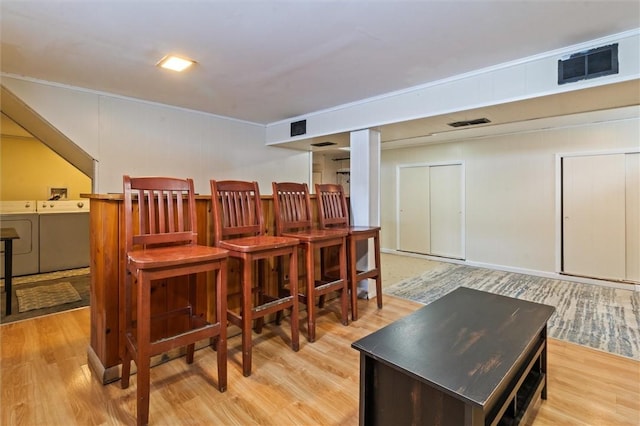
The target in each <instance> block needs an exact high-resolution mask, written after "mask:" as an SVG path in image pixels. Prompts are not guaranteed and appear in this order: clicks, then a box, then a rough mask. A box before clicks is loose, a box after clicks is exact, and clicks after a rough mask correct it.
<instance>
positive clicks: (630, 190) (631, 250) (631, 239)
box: [625, 153, 640, 282]
mask: <svg viewBox="0 0 640 426" xmlns="http://www.w3.org/2000/svg"><path fill="white" fill-rule="evenodd" d="M625 160H626V182H625V187H626V190H625V200H626V202H625V204H626V211H625V223H626V232H625V233H626V250H627V258H626V260H627V265H626V277H627V280H629V281H636V282H640V153H635V154H627V155H626V156H625Z"/></svg>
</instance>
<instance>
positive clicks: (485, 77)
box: [267, 30, 640, 145]
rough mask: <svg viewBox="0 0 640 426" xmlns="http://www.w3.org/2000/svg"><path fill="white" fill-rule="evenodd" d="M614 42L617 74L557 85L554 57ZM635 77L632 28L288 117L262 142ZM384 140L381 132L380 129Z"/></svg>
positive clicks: (639, 67)
mask: <svg viewBox="0 0 640 426" xmlns="http://www.w3.org/2000/svg"><path fill="white" fill-rule="evenodd" d="M611 43H618V59H619V65H620V68H619V72H618V74H613V75H608V76H604V77H600V78H594V79H590V80H583V81H578V82H575V83H571V84H564V85H561V86H559V85H558V59H561V58H564V57H565V56H566V55H568V54H571V53H576V52H580V51H582V50H586V49H590V48H594V47H600V46H603V45H606V44H611ZM638 77H640V31H639V30H633V31H628V32H625V33H621V34H615V35H612V36H609V37H605V38H601V39H598V40H592V41H589V42H586V43H582V44H580V45H574V46H568V47H566V48H564V49H559V50H557V51H553V52H546V53H541V54H539V55H536V56H533V57H528V58H523V59H521V60H518V61H513V62H510V63H506V64H498V65H495V66H493V67H490V68H486V69H482V70H476V71H473V72H470V73H468V74H464V75H459V76H452V77H450V78H447V79H444V80H441V81H436V82H433V83H429V84H425V85H423V86H417V87H413V88H409V89H407V90H403V91H398V92H394V93H388V94H384V95H381V96H378V97H375V98H370V99H364V100H360V101H358V102H354V103H352V104H345V105H340V106H337V107H335V108H331V109H327V110H324V111H317V112H314V113H312V114H307V115H302V116H298V117H293V118H291V119H289V120H284V121H280V122H276V123H270V124H269V125H268V126H267V143H268V144H273V145H275V144H280V143H285V142H291V141H295V140H298V139H307V138H312V137H320V136H324V135H330V134H334V133H340V132H349V131H353V130H359V129H367V128H375V127H377V126H380V125H383V124H389V123H398V122H403V121H407V120H413V119H416V118H423V117H432V116H437V115H441V114H446V113H450V112H456V111H465V110H469V109H473V108H479V107H483V106H488V105H497V104H501V103H506V102H512V101H518V100H523V99H532V98H536V97H539V96H545V95H550V94H555V93H562V92H568V91H572V90H580V89H585V88H588V87H594V86H600V85H606V84H612V83H616V82H622V81H628V80H633V79H637V78H638ZM303 119H306V120H307V133H306V134H305V135H303V136H299V137H293V138H292V137H291V136H290V124H291V122H294V121H298V120H303ZM383 140H384V135H383Z"/></svg>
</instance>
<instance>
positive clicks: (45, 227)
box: [37, 199, 90, 273]
mask: <svg viewBox="0 0 640 426" xmlns="http://www.w3.org/2000/svg"><path fill="white" fill-rule="evenodd" d="M37 211H38V215H39V220H40V273H44V272H51V271H61V270H65V269H74V268H83V267H87V266H89V257H90V256H89V201H88V200H67V199H62V200H41V201H38V202H37Z"/></svg>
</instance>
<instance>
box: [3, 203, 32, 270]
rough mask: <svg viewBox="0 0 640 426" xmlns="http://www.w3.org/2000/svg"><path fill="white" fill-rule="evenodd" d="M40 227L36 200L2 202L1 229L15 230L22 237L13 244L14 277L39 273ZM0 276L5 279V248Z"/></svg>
mask: <svg viewBox="0 0 640 426" xmlns="http://www.w3.org/2000/svg"><path fill="white" fill-rule="evenodd" d="M39 226H40V225H39V221H38V213H37V212H36V202H35V200H21V201H0V227H2V228H14V229H15V230H16V232H17V233H18V235H19V236H20V238H19V239H17V240H14V242H13V276H20V275H31V274H37V273H38V271H39V259H40V257H39V256H40V247H39V234H40V232H39ZM0 276H1V277H2V278H4V247H2V255H1V257H0Z"/></svg>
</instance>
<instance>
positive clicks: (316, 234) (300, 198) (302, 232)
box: [272, 182, 349, 342]
mask: <svg viewBox="0 0 640 426" xmlns="http://www.w3.org/2000/svg"><path fill="white" fill-rule="evenodd" d="M272 185H273V206H274V215H275V221H276V235H281V236H286V237H293V238H296V239H297V240H298V241H299V244H300V247H301V248H302V249H303V250H304V254H305V266H306V278H307V279H306V284H307V285H306V293H305V294H304V295H303V294H301V295H300V301H302V303H305V304H306V305H307V331H308V335H307V340H309V342H313V341H314V340H315V338H316V312H315V310H316V306H315V300H316V297H320V296H324V295H326V294H328V293H331V292H338V293H339V294H340V302H341V304H340V309H341V310H340V312H341V320H342V324H344V325H347V324H348V322H349V318H348V311H349V302H348V298H347V296H348V295H347V292H348V287H347V256H346V239H347V235H348V231H346V230H342V229H322V230H320V229H314V228H313V226H312V215H311V214H312V213H311V200H310V198H309V190H308V188H307V184H306V183H292V182H285V183H276V182H273V184H272ZM325 247H338V250H339V255H338V267H337V269H338V271H339V273H338V278H337V279H334V280H331V281H328V282H327V281H321V280H318V281H317V282H316V278H315V277H316V275H315V263H316V251H318V252H319V251H320V250H321V249H323V248H325ZM292 278H293V277H292Z"/></svg>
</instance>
